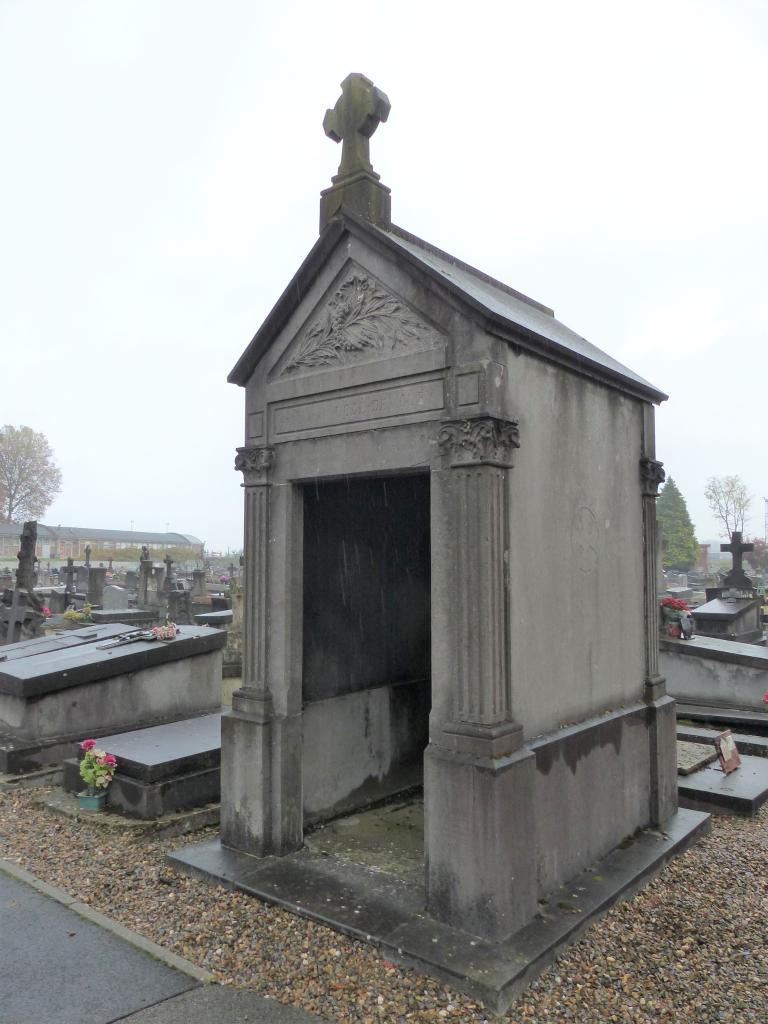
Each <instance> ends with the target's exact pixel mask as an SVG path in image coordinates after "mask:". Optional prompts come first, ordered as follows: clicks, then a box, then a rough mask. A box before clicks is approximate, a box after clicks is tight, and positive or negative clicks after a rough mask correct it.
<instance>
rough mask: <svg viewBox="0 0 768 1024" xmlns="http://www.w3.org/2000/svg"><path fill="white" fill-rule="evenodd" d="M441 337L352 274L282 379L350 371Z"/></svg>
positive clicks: (393, 298)
mask: <svg viewBox="0 0 768 1024" xmlns="http://www.w3.org/2000/svg"><path fill="white" fill-rule="evenodd" d="M439 341H440V335H439V334H438V332H437V331H436V330H434V328H432V327H430V326H429V324H427V323H425V322H424V321H423V320H421V319H420V318H419V317H417V316H416V315H415V314H414V313H413V312H411V310H410V309H409V308H408V307H407V306H406V305H405V304H404V303H403V302H402V301H401V300H400V299H399V298H397V296H395V295H393V294H392V293H391V292H389V291H387V290H386V289H385V288H384V287H383V286H382V285H381V284H380V283H379V282H378V281H376V280H374V279H373V278H371V277H369V276H368V275H367V274H366V273H365V272H364V271H363V270H356V271H354V272H353V273H352V274H350V275H349V276H348V277H347V278H346V279H345V280H344V281H343V283H342V284H341V285H340V286H339V288H338V289H337V290H336V292H335V293H334V294H333V296H332V298H331V299H330V301H329V302H328V304H327V305H326V307H325V309H324V310H323V311H322V313H321V314H320V315H319V316H318V317H317V318H316V319H315V320H314V321H313V322H312V323H311V324H310V325H309V328H308V330H307V331H306V333H305V334H304V336H303V338H302V339H301V341H300V342H299V344H298V345H296V346H295V347H294V348H293V349H292V350H291V351H290V352H289V353H288V359H287V361H286V362H285V363H284V364H283V366H282V368H281V369H280V376H287V375H289V374H293V373H297V372H300V371H302V370H305V371H306V370H311V369H317V368H320V367H324V366H334V365H344V364H346V363H352V362H358V361H361V360H362V359H370V358H371V357H372V356H373V357H375V356H376V355H377V354H378V355H388V354H390V353H394V352H397V351H398V350H401V349H402V350H407V349H409V348H413V347H416V348H427V347H430V346H431V345H434V344H436V343H437V342H439Z"/></svg>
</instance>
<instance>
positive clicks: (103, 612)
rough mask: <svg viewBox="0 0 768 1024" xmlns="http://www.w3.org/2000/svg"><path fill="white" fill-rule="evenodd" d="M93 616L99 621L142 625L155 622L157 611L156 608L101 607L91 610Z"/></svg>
mask: <svg viewBox="0 0 768 1024" xmlns="http://www.w3.org/2000/svg"><path fill="white" fill-rule="evenodd" d="M91 618H92V619H93V621H94V622H97V623H111V622H119V623H123V624H124V625H125V626H133V627H140V626H145V625H149V624H153V623H155V622H156V621H157V611H156V610H155V609H154V608H114V609H106V608H100V609H94V610H93V611H92V612H91Z"/></svg>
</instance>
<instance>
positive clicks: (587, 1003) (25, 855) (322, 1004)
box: [0, 790, 768, 1024]
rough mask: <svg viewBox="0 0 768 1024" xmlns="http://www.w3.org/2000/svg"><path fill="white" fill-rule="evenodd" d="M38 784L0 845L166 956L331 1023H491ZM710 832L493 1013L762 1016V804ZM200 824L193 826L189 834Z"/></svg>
mask: <svg viewBox="0 0 768 1024" xmlns="http://www.w3.org/2000/svg"><path fill="white" fill-rule="evenodd" d="M39 795H40V791H39V790H38V791H26V792H21V793H14V794H12V795H0V857H3V858H5V859H7V860H11V861H14V862H15V863H17V864H20V865H21V866H22V867H25V868H27V870H29V871H31V872H33V874H35V875H37V876H38V877H40V878H42V879H43V880H44V881H46V882H49V883H51V884H54V885H57V886H60V887H61V888H63V889H65V890H67V891H68V892H69V893H71V894H72V895H73V896H75V897H77V898H78V899H81V900H83V901H84V902H86V903H89V904H91V905H92V906H94V907H96V908H97V909H99V910H101V911H102V912H104V913H106V914H108V915H110V916H111V917H113V918H115V919H116V920H118V921H120V922H122V923H123V924H124V925H127V926H128V927H129V928H132V929H134V930H135V931H137V932H140V933H141V934H143V935H146V936H147V937H148V938H150V939H152V940H154V941H155V942H158V943H160V944H161V945H163V946H166V947H167V948H169V949H171V950H173V951H174V952H175V953H179V954H181V955H182V956H184V957H187V958H188V959H189V960H191V961H193V962H194V963H196V964H198V965H199V966H201V967H204V968H206V969H208V970H210V971H212V972H213V973H214V975H215V976H216V978H217V979H218V980H219V981H221V982H222V983H225V984H229V985H236V986H238V987H243V988H252V989H255V990H256V991H258V992H259V993H261V994H262V995H267V996H272V997H274V998H275V999H277V1000H279V1001H281V1002H283V1003H292V1004H293V1005H295V1006H300V1007H303V1008H304V1009H306V1010H309V1011H311V1012H313V1013H316V1014H319V1015H320V1016H322V1017H325V1018H327V1019H328V1020H331V1021H343V1022H345V1024H346V1022H360V1024H372V1022H376V1024H381V1022H386V1024H400V1022H404V1021H409V1022H422V1021H445V1020H447V1021H462V1022H467V1024H480V1022H484V1021H489V1020H498V1018H494V1017H491V1016H490V1015H487V1014H486V1013H485V1012H484V1011H483V1007H482V1005H480V1004H478V1003H477V1002H475V1001H473V1000H471V999H468V998H467V997H466V996H462V995H460V994H459V993H457V992H455V991H453V990H451V989H449V988H447V987H446V986H444V985H442V984H440V983H438V982H434V981H431V980H429V979H427V978H424V977H421V976H419V975H418V974H416V973H415V972H413V971H409V970H403V969H401V968H399V967H396V966H395V965H393V964H391V963H390V962H388V961H387V960H385V959H383V958H382V957H381V956H379V955H378V954H377V953H376V952H375V951H373V950H372V949H371V948H369V947H367V946H364V945H362V944H359V943H356V942H352V941H350V940H348V939H346V938H344V937H343V936H341V935H338V934H336V933H335V932H332V931H330V930H329V929H327V928H323V927H321V926H319V925H316V924H313V923H311V922H308V921H304V920H302V919H300V918H296V917H293V916H292V915H290V914H287V913H285V912H284V911H281V910H278V909H276V908H273V907H268V906H265V905H263V904H260V903H258V902H257V901H255V900H253V899H251V898H249V897H246V896H244V895H242V894H239V893H234V892H229V891H227V890H225V889H221V888H212V887H209V886H208V885H206V884H205V883H204V882H202V881H198V880H197V879H193V878H187V877H183V876H180V875H177V874H175V873H174V872H172V871H170V870H169V869H168V868H167V867H166V866H165V864H164V860H163V858H164V855H165V853H166V852H167V851H169V850H171V849H173V848H175V847H178V846H180V845H183V844H184V842H185V841H188V840H185V841H181V840H179V839H165V840H162V839H147V838H137V837H136V836H135V835H134V836H132V835H127V834H123V833H122V832H118V831H117V830H112V829H107V828H104V827H99V826H97V825H95V824H93V823H92V822H89V821H87V820H76V819H75V820H71V819H67V818H60V817H58V816H55V815H53V814H52V813H51V812H49V811H47V810H44V809H42V808H40V807H37V806H35V801H36V799H38V798H39ZM713 826H714V827H713V833H712V835H711V836H709V837H707V838H705V839H704V840H702V841H701V842H700V843H699V844H698V845H697V846H696V847H695V848H694V849H692V850H690V851H688V853H686V854H684V855H683V856H682V857H680V858H678V859H677V860H676V861H674V862H673V863H672V864H671V865H669V866H668V867H667V868H666V869H665V870H664V871H663V873H662V874H661V875H660V876H658V877H657V878H656V879H655V880H654V881H652V882H651V883H650V885H649V886H648V887H647V888H646V889H645V890H644V891H643V892H641V893H640V894H638V895H637V896H635V897H634V898H633V899H631V900H628V901H627V902H625V903H623V904H621V905H620V906H618V907H616V908H615V909H614V910H612V911H611V912H610V913H609V914H608V915H606V917H604V918H603V919H602V920H601V921H599V922H598V923H597V924H595V925H594V926H592V927H591V928H590V929H589V930H588V931H587V932H586V933H585V935H584V937H583V938H582V939H581V941H580V942H578V943H577V944H576V945H575V946H572V947H571V948H570V949H569V950H568V952H567V953H566V954H565V955H564V956H563V957H562V958H561V959H560V960H559V961H558V962H557V963H556V964H555V965H554V966H553V967H551V968H550V969H549V970H548V971H546V972H545V973H544V974H542V975H541V977H540V978H539V979H538V981H536V982H535V983H534V984H533V985H532V986H531V987H530V988H529V989H528V991H527V992H526V993H525V994H524V995H523V996H522V997H521V998H520V999H519V1000H518V1001H517V1002H516V1003H515V1004H513V1006H512V1007H511V1009H510V1010H509V1012H508V1014H507V1016H506V1017H505V1018H504V1020H506V1021H516V1022H519V1024H523V1022H527V1024H533V1022H535V1024H545V1022H546V1024H556V1022H559V1021H583V1022H587V1021H589V1022H592V1021H596V1022H602V1021H618V1022H622V1024H623V1022H632V1024H641V1022H642V1024H645V1022H656V1021H669V1022H674V1024H687V1022H691V1024H693V1022H695V1024H710V1022H717V1024H721V1022H725V1021H732V1022H738V1024H746V1022H751V1021H755V1022H759V1024H765V1022H766V1020H768V949H767V948H766V918H767V914H768V838H767V837H768V806H767V807H766V808H765V809H764V810H763V811H762V812H761V814H760V815H759V816H758V817H757V818H753V819H751V820H746V819H737V818H716V819H714V823H713ZM206 834H208V835H210V834H212V831H211V830H208V832H207V833H204V832H201V833H198V834H197V835H196V836H195V838H196V839H197V838H204V837H205V835H206Z"/></svg>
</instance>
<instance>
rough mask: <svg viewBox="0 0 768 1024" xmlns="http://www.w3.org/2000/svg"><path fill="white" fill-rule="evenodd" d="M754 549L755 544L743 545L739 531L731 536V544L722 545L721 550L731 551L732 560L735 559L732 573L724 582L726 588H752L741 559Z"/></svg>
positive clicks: (735, 531)
mask: <svg viewBox="0 0 768 1024" xmlns="http://www.w3.org/2000/svg"><path fill="white" fill-rule="evenodd" d="M754 547H755V545H754V544H742V542H741V532H740V531H739V530H734V532H733V533H732V534H731V543H730V544H721V545H720V550H721V551H729V552H730V554H731V558H732V559H733V565H732V566H731V571H730V572H729V573H728V575H727V576H726V577H725V579H724V581H723V584H724V586H726V587H743V588H751V587H752V581H751V580H750V578H749V576H747V574H746V573H745V572H744V569H743V567H742V564H741V557H742V555H743V554H744V553H745V552H746V551H753V550H754Z"/></svg>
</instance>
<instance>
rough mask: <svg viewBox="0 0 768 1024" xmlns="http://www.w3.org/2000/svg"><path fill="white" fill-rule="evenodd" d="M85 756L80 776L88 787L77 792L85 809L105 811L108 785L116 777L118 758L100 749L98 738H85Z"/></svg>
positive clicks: (83, 746)
mask: <svg viewBox="0 0 768 1024" xmlns="http://www.w3.org/2000/svg"><path fill="white" fill-rule="evenodd" d="M80 749H81V750H82V752H83V756H82V757H81V759H80V778H81V779H82V780H83V782H84V783H85V786H86V788H85V789H84V790H82V792H80V793H78V794H77V798H78V801H79V803H80V809H81V810H83V811H103V810H104V804H105V803H106V799H107V787H108V786H109V784H110V782H111V781H112V779H113V778H114V774H115V769H116V768H117V758H116V757H115V755H114V754H108V753H107V752H106V750H100V749H99V748H98V747H97V746H96V740H83V741H82V743H81V744H80Z"/></svg>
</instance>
